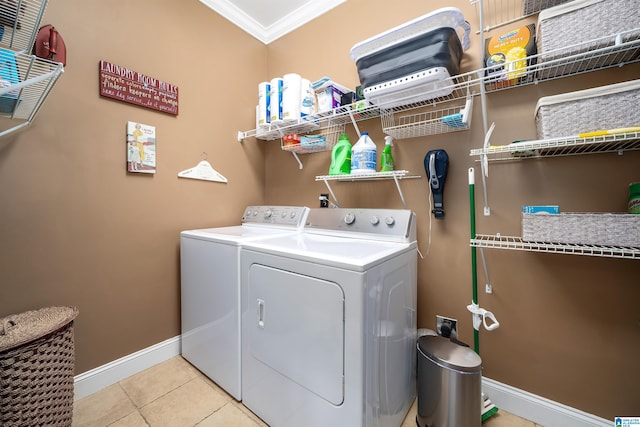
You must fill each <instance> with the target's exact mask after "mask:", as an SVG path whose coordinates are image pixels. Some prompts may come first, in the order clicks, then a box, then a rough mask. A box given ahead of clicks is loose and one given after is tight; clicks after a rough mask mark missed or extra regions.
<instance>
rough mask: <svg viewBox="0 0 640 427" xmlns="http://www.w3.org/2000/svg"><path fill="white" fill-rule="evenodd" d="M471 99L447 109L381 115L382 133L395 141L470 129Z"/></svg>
mask: <svg viewBox="0 0 640 427" xmlns="http://www.w3.org/2000/svg"><path fill="white" fill-rule="evenodd" d="M472 111H473V97H472V96H471V95H469V96H468V98H467V102H465V103H463V104H458V105H455V106H449V107H448V108H439V109H437V108H431V109H429V110H428V111H421V112H418V113H415V114H408V115H398V114H397V113H394V111H393V110H384V111H382V114H381V119H382V131H383V132H384V133H385V134H387V135H390V136H392V137H394V138H395V139H407V138H416V137H422V136H428V135H438V134H444V133H449V132H458V131H463V130H468V129H469V128H470V127H471V113H472Z"/></svg>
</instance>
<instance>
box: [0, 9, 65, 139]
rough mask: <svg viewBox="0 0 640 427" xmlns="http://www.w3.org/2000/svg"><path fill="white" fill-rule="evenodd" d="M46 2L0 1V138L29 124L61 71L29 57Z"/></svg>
mask: <svg viewBox="0 0 640 427" xmlns="http://www.w3.org/2000/svg"><path fill="white" fill-rule="evenodd" d="M46 6H47V1H46V0H10V1H2V2H0V33H1V37H0V48H1V49H3V50H4V51H3V52H2V58H3V61H4V63H3V70H4V74H3V79H2V80H1V82H0V83H1V84H0V117H4V118H6V119H8V120H2V121H1V122H0V136H4V135H7V134H9V133H12V132H14V131H17V130H19V129H21V128H23V127H25V126H27V125H29V124H31V122H32V120H33V119H34V118H35V116H36V114H37V113H38V111H39V110H40V107H41V106H42V104H43V102H44V100H45V99H46V97H47V96H48V95H49V93H50V91H51V89H52V88H53V86H54V85H55V83H56V82H57V81H58V78H59V77H60V75H61V74H62V72H63V67H62V64H60V63H57V62H51V61H48V60H45V59H41V58H37V57H35V56H33V55H31V50H32V48H33V45H34V43H35V37H36V35H37V33H38V29H39V27H40V21H41V20H42V17H43V15H44V11H45V9H46Z"/></svg>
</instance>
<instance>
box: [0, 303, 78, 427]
mask: <svg viewBox="0 0 640 427" xmlns="http://www.w3.org/2000/svg"><path fill="white" fill-rule="evenodd" d="M77 315H78V310H77V309H76V308H75V307H49V308H43V309H40V310H32V311H27V312H25V313H22V314H18V315H12V316H8V317H5V318H2V319H0V425H1V426H70V425H71V421H72V419H73V374H74V364H75V351H74V342H73V320H74V319H75V318H76V316H77Z"/></svg>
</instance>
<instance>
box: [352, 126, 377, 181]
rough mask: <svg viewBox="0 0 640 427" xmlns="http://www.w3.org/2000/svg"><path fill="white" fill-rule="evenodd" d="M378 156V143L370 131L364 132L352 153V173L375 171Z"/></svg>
mask: <svg viewBox="0 0 640 427" xmlns="http://www.w3.org/2000/svg"><path fill="white" fill-rule="evenodd" d="M376 157H377V151H376V144H374V142H373V141H372V140H371V137H370V136H369V133H368V132H362V135H360V139H358V142H356V145H354V146H353V150H352V153H351V173H352V174H354V173H375V171H376V164H377V163H376Z"/></svg>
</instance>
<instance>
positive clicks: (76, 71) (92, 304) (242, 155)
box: [0, 0, 267, 373]
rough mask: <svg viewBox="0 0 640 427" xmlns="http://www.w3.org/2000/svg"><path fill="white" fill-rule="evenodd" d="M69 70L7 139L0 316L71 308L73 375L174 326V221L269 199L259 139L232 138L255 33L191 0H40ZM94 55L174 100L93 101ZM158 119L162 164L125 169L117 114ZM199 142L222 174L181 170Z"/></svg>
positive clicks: (244, 124) (251, 74)
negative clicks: (162, 109) (174, 103)
mask: <svg viewBox="0 0 640 427" xmlns="http://www.w3.org/2000/svg"><path fill="white" fill-rule="evenodd" d="M43 23H53V24H54V25H55V26H56V27H57V28H58V29H59V31H60V33H61V34H62V36H63V37H64V40H65V42H66V45H67V50H68V57H67V67H66V70H65V72H64V74H63V75H62V77H61V79H60V81H59V83H58V84H57V85H56V86H55V87H54V89H53V92H52V93H51V95H50V97H49V98H48V99H47V101H46V103H45V104H44V107H43V109H42V111H41V112H40V114H39V115H38V116H37V117H36V119H35V121H34V123H33V124H32V125H31V126H30V127H28V128H27V129H26V130H24V131H23V132H21V133H19V134H17V135H12V136H8V137H4V138H2V140H0V182H1V183H2V185H0V200H1V201H2V202H1V203H2V208H0V236H1V237H0V241H1V243H0V244H1V246H0V248H1V251H2V256H1V257H0V271H1V272H2V276H1V283H2V285H1V289H2V291H1V292H0V316H3V315H7V314H10V313H17V312H22V311H24V310H27V309H33V308H39V307H42V306H48V305H54V304H61V305H75V306H77V307H78V308H79V310H80V315H79V317H78V320H77V321H76V324H75V328H74V329H75V332H76V350H77V363H76V371H77V372H78V373H80V372H84V371H87V370H89V369H91V368H95V367H97V366H100V365H103V364H105V363H107V362H110V361H112V360H115V359H117V358H120V357H122V356H125V355H127V354H130V353H133V352H135V351H138V350H140V349H142V348H145V347H148V346H150V345H152V344H155V343H158V342H160V341H163V340H166V339H168V338H171V337H175V336H176V335H179V334H180V285H179V277H180V271H179V241H178V234H179V232H180V230H183V229H188V228H203V227H207V226H220V225H229V224H234V223H239V221H240V217H241V215H242V212H243V210H244V207H245V206H247V205H248V204H262V203H264V201H265V200H264V160H263V157H264V155H263V149H264V147H263V146H262V145H260V144H255V143H253V141H249V143H245V144H240V143H238V142H237V131H238V130H240V129H243V128H249V127H251V126H252V121H253V120H254V116H255V113H254V110H253V108H252V106H253V105H255V102H256V100H255V93H256V90H255V88H256V87H257V84H258V82H260V81H261V79H262V78H263V76H264V75H265V73H266V64H267V62H266V50H265V47H264V45H263V44H262V43H260V42H259V41H257V40H255V39H254V38H252V37H250V36H249V35H247V34H246V33H244V32H243V31H241V30H239V29H238V28H237V27H236V26H234V25H232V24H230V23H229V22H228V21H226V20H225V19H222V18H221V17H220V16H219V15H217V14H215V13H213V12H212V11H211V10H210V9H208V8H207V7H205V6H203V5H202V4H201V3H200V2H198V1H195V0H194V1H189V2H176V1H171V0H162V1H158V0H143V1H135V2H131V1H126V0H118V1H109V2H103V1H97V0H93V1H84V0H56V1H52V2H50V3H49V6H48V9H47V11H46V14H45V18H44V20H43ZM100 60H105V61H109V62H112V63H114V64H117V65H121V66H124V67H128V68H130V69H133V70H135V71H138V72H140V73H142V74H146V75H148V76H151V77H155V78H158V79H160V80H163V81H165V82H168V83H172V84H174V85H177V86H178V88H179V112H180V114H179V115H178V116H177V117H176V116H172V115H168V114H163V113H159V112H156V111H154V110H148V109H144V108H140V107H136V106H132V105H130V104H125V103H122V102H118V101H114V100H111V99H107V98H101V97H100V96H99V92H98V63H99V61H100ZM128 120H132V121H138V122H141V123H145V124H148V125H153V126H155V127H156V131H157V152H158V157H157V173H156V174H155V175H153V176H149V175H136V174H128V173H127V172H126V163H125V161H126V123H127V121H128ZM203 152H206V153H207V154H208V160H209V161H210V163H211V164H212V165H213V167H214V168H215V169H216V170H218V171H219V172H220V173H221V174H223V175H224V176H225V177H226V178H227V179H228V180H229V183H228V184H222V183H213V182H207V181H197V180H192V179H183V178H178V177H177V175H178V172H180V171H182V170H185V169H188V168H191V167H193V166H195V165H196V164H197V163H198V162H199V161H200V160H202V159H203V156H202V153H203Z"/></svg>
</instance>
